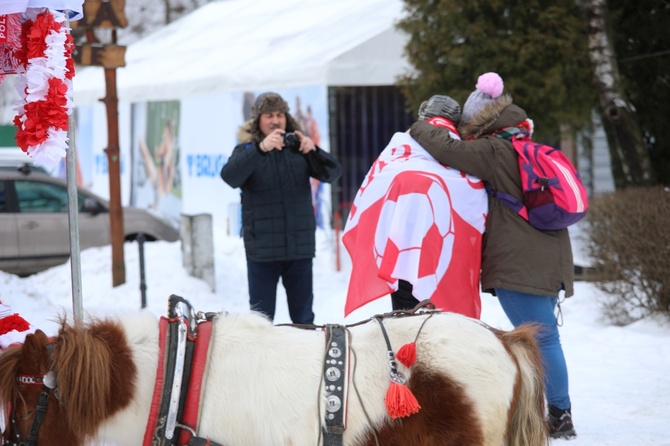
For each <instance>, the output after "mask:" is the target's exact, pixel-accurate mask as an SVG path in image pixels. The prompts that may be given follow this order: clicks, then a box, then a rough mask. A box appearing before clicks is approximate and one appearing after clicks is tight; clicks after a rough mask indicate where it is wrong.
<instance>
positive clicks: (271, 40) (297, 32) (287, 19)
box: [75, 0, 409, 105]
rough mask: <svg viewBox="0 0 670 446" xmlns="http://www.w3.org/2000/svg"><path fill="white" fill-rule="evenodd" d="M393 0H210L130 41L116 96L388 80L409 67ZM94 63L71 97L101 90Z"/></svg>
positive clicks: (86, 99) (91, 97) (86, 98)
mask: <svg viewBox="0 0 670 446" xmlns="http://www.w3.org/2000/svg"><path fill="white" fill-rule="evenodd" d="M402 15H403V3H402V1H401V0H337V1H332V0H227V1H215V2H212V3H208V4H206V5H204V6H202V7H200V8H199V9H197V10H196V11H194V12H193V13H191V14H189V15H188V16H185V17H183V18H182V19H180V20H178V21H176V22H173V23H171V24H170V25H168V26H166V27H164V28H162V29H160V30H159V31H157V32H155V33H153V34H151V35H150V36H148V37H146V38H144V39H142V40H140V41H138V42H136V43H133V44H131V45H129V46H128V49H127V52H126V67H124V68H121V69H119V70H118V74H117V79H118V80H117V85H118V93H119V100H120V101H129V102H135V101H148V100H167V99H176V98H183V97H187V96H192V95H202V94H207V93H210V92H214V91H222V90H223V91H243V90H259V89H266V88H272V89H285V88H292V87H299V86H307V85H325V86H343V85H346V86H366V85H391V84H393V83H394V82H395V80H396V78H397V77H398V76H399V75H400V74H403V73H405V72H406V71H407V70H408V69H409V65H408V63H407V61H406V59H405V58H404V56H403V51H404V45H405V43H406V40H407V39H406V37H405V36H404V35H403V34H402V33H401V32H400V31H398V30H397V29H395V24H396V22H397V21H398V19H399V18H401V17H402ZM101 71H102V69H101V68H97V67H89V68H86V69H82V70H80V71H79V72H78V73H77V79H76V80H77V81H76V82H75V94H76V96H75V97H76V103H77V104H79V105H81V104H88V103H93V102H95V101H98V100H99V98H101V97H102V96H104V83H103V81H102V79H103V76H102V73H101Z"/></svg>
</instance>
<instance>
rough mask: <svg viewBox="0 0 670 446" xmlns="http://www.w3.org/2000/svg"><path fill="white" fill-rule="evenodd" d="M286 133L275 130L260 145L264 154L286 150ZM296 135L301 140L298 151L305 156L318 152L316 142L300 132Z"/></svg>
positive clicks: (296, 132)
mask: <svg viewBox="0 0 670 446" xmlns="http://www.w3.org/2000/svg"><path fill="white" fill-rule="evenodd" d="M284 133H286V131H285V130H282V129H274V130H273V131H272V133H270V134H269V135H267V136H266V137H265V138H263V140H262V141H261V142H260V144H259V145H258V146H259V147H260V149H261V151H263V152H269V151H271V150H283V149H284ZM295 134H296V135H298V139H300V147H299V148H298V151H299V152H300V153H302V154H303V155H304V154H306V153H308V152H312V151H314V150H316V145H315V144H314V141H312V139H311V138H310V137H309V136H306V135H303V133H302V132H301V131H299V130H296V131H295Z"/></svg>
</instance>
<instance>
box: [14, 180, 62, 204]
mask: <svg viewBox="0 0 670 446" xmlns="http://www.w3.org/2000/svg"><path fill="white" fill-rule="evenodd" d="M14 187H15V188H16V197H17V199H18V203H19V212H67V189H66V188H64V187H61V186H57V185H55V184H49V183H43V182H41V181H15V182H14Z"/></svg>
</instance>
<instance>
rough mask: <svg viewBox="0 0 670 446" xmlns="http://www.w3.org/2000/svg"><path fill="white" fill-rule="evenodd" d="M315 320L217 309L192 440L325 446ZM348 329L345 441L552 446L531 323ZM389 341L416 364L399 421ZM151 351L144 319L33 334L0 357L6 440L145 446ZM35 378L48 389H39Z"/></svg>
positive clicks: (385, 445) (390, 317) (153, 339)
mask: <svg viewBox="0 0 670 446" xmlns="http://www.w3.org/2000/svg"><path fill="white" fill-rule="evenodd" d="M405 316H407V317H405ZM380 320H381V323H380V324H378V323H376V322H378V321H380ZM380 325H383V327H380ZM312 328H313V329H304V328H301V327H294V326H275V325H272V323H271V322H270V321H269V320H267V319H266V318H264V317H262V316H260V315H257V314H254V313H250V314H227V313H221V314H219V315H217V317H216V318H215V320H214V322H213V325H212V335H211V343H210V351H209V356H208V365H207V367H206V370H205V372H204V380H203V383H202V387H203V392H202V395H203V397H202V400H201V402H200V415H199V416H200V419H199V425H198V432H197V434H198V435H199V436H200V437H202V438H207V439H211V440H212V441H214V442H216V443H218V444H221V445H224V446H238V445H251V446H270V445H284V446H289V445H291V446H314V445H319V444H321V441H322V439H323V436H322V432H323V430H322V429H323V426H324V423H325V422H324V414H325V413H326V394H325V390H324V386H323V360H324V357H325V351H326V347H325V345H326V342H325V341H324V330H322V329H323V328H324V327H316V326H315V327H312ZM345 328H346V334H347V336H348V340H349V341H348V342H349V348H350V350H349V357H350V367H349V368H350V375H349V376H350V379H349V382H350V389H351V390H350V391H349V392H348V401H347V402H346V406H347V412H348V413H347V417H346V429H345V430H344V432H343V436H342V444H343V445H349V446H367V445H370V446H373V445H377V446H380V445H381V446H389V445H403V446H412V445H416V446H419V445H421V446H431V445H434V446H438V445H439V446H450V445H463V446H470V445H478V446H479V445H481V446H501V445H509V446H537V445H546V444H547V438H548V437H547V430H546V422H545V401H544V386H543V372H542V363H541V356H540V353H539V350H538V348H537V345H536V342H535V339H534V336H535V334H536V330H537V329H536V327H533V326H522V327H519V328H517V329H515V330H513V331H509V332H506V331H501V330H497V329H494V328H491V327H488V326H486V325H485V324H483V323H482V322H480V321H477V320H474V319H470V318H467V317H464V316H461V315H457V314H453V313H440V312H432V313H430V312H418V311H417V312H416V313H415V314H407V315H398V314H395V313H390V314H386V315H381V316H380V317H377V319H376V320H375V321H373V320H372V319H370V320H368V321H362V322H360V323H358V324H353V325H348V326H345ZM382 328H384V329H385V332H386V334H385V333H384V330H382ZM387 341H390V344H391V345H393V346H395V348H398V347H400V346H402V345H404V344H407V343H412V342H415V344H414V345H415V346H416V362H414V364H413V365H411V367H409V368H407V367H405V366H403V365H401V364H400V365H398V370H399V371H400V372H402V373H403V374H404V375H405V376H406V377H407V387H408V388H409V390H411V392H412V393H413V395H414V396H415V397H416V399H417V401H418V403H419V404H420V406H421V408H420V410H419V411H418V412H417V413H415V414H413V415H410V416H407V417H401V418H395V419H394V418H392V417H390V416H389V414H388V412H387V408H386V406H385V396H386V392H387V389H388V388H389V358H388V356H387V348H386V346H387V345H388V343H387ZM158 358H159V323H158V321H157V318H156V317H155V316H151V315H149V314H148V313H138V314H137V315H124V316H123V317H118V318H117V317H109V318H106V319H91V320H89V321H87V322H79V323H75V324H70V323H67V321H64V320H63V321H61V327H60V329H59V332H58V335H57V336H56V337H55V338H53V339H49V338H48V337H47V336H46V335H45V334H44V333H43V332H41V331H39V330H38V331H37V332H36V333H35V334H31V335H29V336H28V337H27V338H26V340H25V343H24V344H23V345H18V346H15V347H12V348H10V349H8V350H6V351H5V352H3V353H2V355H1V356H0V400H1V401H2V408H3V409H4V411H5V414H6V421H5V423H4V424H5V432H4V433H3V439H4V441H5V442H4V443H3V444H9V445H14V444H34V445H36V446H62V445H69V446H79V445H83V444H99V443H98V442H100V443H101V444H105V445H128V446H139V445H142V444H143V439H144V438H145V429H146V427H147V419H148V417H149V415H150V410H151V405H152V396H153V389H154V380H155V379H156V375H157V365H158V361H159V359H158ZM42 381H44V383H45V384H48V385H44V386H41V385H37V386H36V385H34V383H35V382H39V383H41V382H42ZM48 381H50V382H48ZM47 382H48V383H47ZM46 399H48V400H49V402H48V404H42V405H40V403H43V402H44V400H46ZM38 407H40V408H41V409H39V408H38ZM36 408H38V409H36ZM40 412H43V413H42V414H40ZM36 417H41V419H42V420H41V423H35V421H34V420H35V418H36ZM36 425H37V426H38V428H35V426H36ZM31 435H32V436H33V438H32V439H33V441H32V443H29V442H28V441H26V440H25V439H27V438H29V437H30V436H31ZM22 442H23V443H22Z"/></svg>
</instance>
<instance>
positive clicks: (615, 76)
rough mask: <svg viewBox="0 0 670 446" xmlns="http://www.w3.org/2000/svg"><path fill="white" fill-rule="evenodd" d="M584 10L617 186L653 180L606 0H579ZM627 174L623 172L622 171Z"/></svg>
mask: <svg viewBox="0 0 670 446" xmlns="http://www.w3.org/2000/svg"><path fill="white" fill-rule="evenodd" d="M577 4H578V5H579V6H580V7H581V8H582V10H583V11H584V15H585V19H586V26H587V34H588V39H589V55H590V58H591V63H592V64H593V71H594V74H595V78H596V83H597V88H598V95H599V97H600V105H601V108H602V113H603V125H604V126H605V128H606V132H605V133H606V134H607V139H608V143H609V146H610V154H611V157H612V160H613V161H612V163H613V166H617V165H618V167H620V168H613V169H612V173H613V175H614V183H615V186H616V187H617V188H622V187H626V186H632V185H645V184H652V183H653V182H654V179H653V171H652V169H651V162H650V158H649V153H648V152H647V149H646V148H645V146H644V142H643V140H642V132H641V131H640V127H639V125H638V123H637V118H636V115H635V107H634V106H633V105H632V104H630V103H629V102H628V101H626V100H625V99H624V94H623V90H622V87H621V82H620V79H619V70H618V66H617V59H616V55H615V54H614V49H613V48H614V46H613V43H612V39H611V37H610V35H609V30H608V23H607V20H608V18H607V2H606V0H577ZM622 174H623V175H622Z"/></svg>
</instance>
